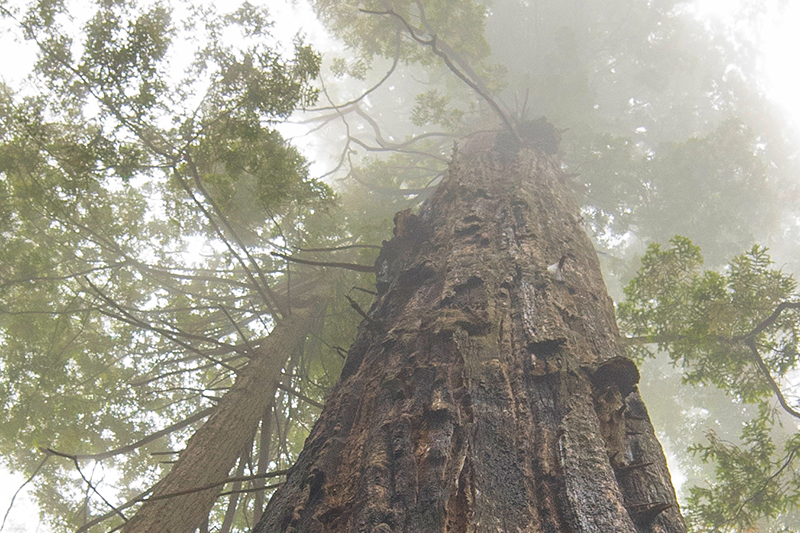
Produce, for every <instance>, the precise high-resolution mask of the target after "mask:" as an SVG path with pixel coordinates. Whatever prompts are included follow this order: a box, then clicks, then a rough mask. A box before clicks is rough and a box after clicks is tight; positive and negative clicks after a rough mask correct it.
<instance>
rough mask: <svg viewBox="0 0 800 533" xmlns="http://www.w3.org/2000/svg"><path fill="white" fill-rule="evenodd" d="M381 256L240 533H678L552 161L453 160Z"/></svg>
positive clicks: (630, 379)
mask: <svg viewBox="0 0 800 533" xmlns="http://www.w3.org/2000/svg"><path fill="white" fill-rule="evenodd" d="M384 244H385V245H384V248H383V250H382V252H381V254H380V256H379V258H378V261H377V263H376V269H377V281H378V291H379V295H378V298H377V300H376V302H375V304H374V305H373V307H372V309H371V310H370V313H369V317H370V318H369V320H368V321H365V322H364V324H363V325H362V328H361V330H360V332H359V335H358V337H357V339H356V341H355V343H354V344H353V346H352V347H351V349H350V353H349V356H348V358H347V361H346V363H345V367H344V369H343V372H342V376H341V379H340V382H339V383H338V384H337V386H336V387H335V389H334V390H333V392H332V393H331V396H330V398H329V399H328V402H327V404H326V405H325V409H324V411H323V413H322V415H321V416H320V419H319V421H318V422H317V424H316V425H315V426H314V429H313V430H312V432H311V435H310V436H309V438H308V440H307V441H306V444H305V448H304V450H303V452H302V453H301V455H300V457H299V459H298V462H297V464H296V465H295V467H294V468H293V469H292V472H291V474H290V475H289V476H288V479H287V481H286V484H285V485H284V486H283V487H282V488H281V489H280V490H279V491H278V492H277V493H276V494H275V495H274V496H273V498H272V499H271V501H270V503H269V505H268V506H267V509H266V511H265V513H264V515H263V516H262V519H261V521H260V522H259V523H258V525H257V526H256V528H255V530H254V532H255V533H285V532H293V533H321V532H331V533H333V532H335V533H344V532H375V533H378V532H379V533H391V532H414V533H426V532H431V533H433V532H437V533H438V532H453V533H461V532H464V533H466V532H484V531H485V532H492V533H495V532H498V531H504V532H540V531H541V532H683V531H685V530H686V528H685V525H684V522H683V518H682V517H681V515H680V512H679V509H678V504H677V501H676V499H675V492H674V490H673V488H672V484H671V480H670V477H669V473H668V471H667V466H666V461H665V459H664V454H663V452H662V449H661V446H660V445H659V443H658V441H657V440H656V438H655V435H654V432H653V428H652V425H651V423H650V420H649V418H648V416H647V411H646V409H645V406H644V404H643V403H642V400H641V398H640V397H639V394H638V392H637V389H636V383H637V381H638V378H639V375H638V371H637V370H636V366H635V365H634V364H633V363H632V362H631V361H630V360H628V359H627V358H626V357H625V351H624V348H623V347H622V345H621V344H620V339H619V332H618V330H617V325H616V322H615V318H614V309H613V304H612V302H611V299H610V298H609V296H608V294H607V291H606V288H605V285H604V283H603V279H602V276H601V273H600V266H599V263H598V260H597V256H596V254H595V252H594V250H593V247H592V244H591V242H590V241H589V239H588V238H587V236H586V234H585V233H584V231H583V229H582V227H581V225H580V218H579V211H578V207H577V205H576V203H575V202H574V200H573V199H572V194H571V191H570V190H569V187H568V185H567V184H566V183H565V178H564V176H563V173H562V172H561V170H560V168H559V166H558V164H557V163H556V162H555V161H554V160H553V159H552V158H551V157H550V156H548V155H545V154H543V153H541V152H534V151H532V150H527V149H523V150H522V151H521V152H520V153H519V154H518V155H517V156H516V157H514V158H512V159H511V160H509V159H508V158H503V157H498V156H496V155H493V154H491V153H490V154H485V155H482V156H476V157H474V158H472V159H469V160H465V161H459V162H455V163H453V164H452V165H451V169H450V172H449V177H448V179H447V180H446V181H445V182H444V183H443V184H442V185H441V186H440V188H439V190H438V191H437V192H436V194H435V195H434V196H433V197H432V198H431V199H430V200H429V201H428V202H427V203H426V204H425V205H424V206H423V208H422V209H421V212H420V214H419V216H417V215H413V214H411V213H410V212H403V213H398V215H397V216H396V218H395V236H394V238H393V239H392V240H391V241H389V242H386V243H384ZM548 267H550V268H548Z"/></svg>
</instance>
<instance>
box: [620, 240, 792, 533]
mask: <svg viewBox="0 0 800 533" xmlns="http://www.w3.org/2000/svg"><path fill="white" fill-rule="evenodd" d="M670 244H671V246H670V247H669V248H667V249H664V250H662V248H661V247H660V246H659V245H658V244H652V245H650V247H649V248H648V251H647V253H646V254H645V256H644V257H643V258H642V267H641V269H640V270H639V272H638V275H637V276H636V277H635V278H634V279H632V280H631V281H630V283H629V284H628V285H627V287H626V288H625V296H626V301H624V302H622V303H620V304H619V306H618V307H617V312H618V316H619V321H620V326H621V328H622V329H623V330H624V331H626V332H627V333H628V334H629V335H631V336H632V337H633V338H632V339H631V340H632V341H633V342H635V343H636V344H635V345H634V346H633V348H634V351H635V352H636V353H638V354H639V355H640V356H643V355H647V354H650V350H651V349H652V348H651V346H652V345H653V344H655V345H657V347H658V349H659V350H663V351H666V352H668V353H669V356H670V357H671V358H672V360H673V362H674V363H675V364H676V365H679V366H680V368H681V370H682V374H683V378H684V380H685V381H686V382H688V383H691V384H694V385H706V384H712V385H715V386H717V387H719V388H720V389H721V390H723V391H725V392H726V393H728V394H730V395H732V396H733V397H734V398H736V400H737V403H740V404H741V403H745V404H746V403H755V404H756V405H757V406H758V413H757V414H756V415H755V416H752V417H750V419H749V420H748V421H747V422H746V423H745V424H744V426H743V429H742V432H741V437H740V444H735V443H731V442H726V441H725V440H723V439H721V438H719V437H718V436H717V434H716V433H715V432H714V431H709V432H708V433H707V438H708V443H706V444H695V445H693V446H692V447H691V448H690V451H691V452H692V453H694V454H695V455H696V456H698V457H699V458H700V459H701V460H702V461H703V462H706V463H709V462H712V463H713V464H714V472H715V476H714V482H713V484H711V485H709V486H705V487H701V486H695V487H692V488H691V489H689V497H688V504H689V507H688V515H687V517H688V518H689V519H690V521H691V523H692V524H693V526H694V527H695V528H696V530H697V531H749V530H751V528H753V527H754V526H755V524H756V523H757V522H758V521H759V520H761V519H763V518H769V519H775V518H776V517H779V516H782V515H785V514H786V513H788V512H789V511H794V510H795V509H797V507H798V505H800V491H799V490H798V487H799V486H800V485H798V482H800V480H798V478H797V476H796V474H795V471H794V469H793V468H792V465H793V464H794V463H793V461H794V460H795V456H796V454H797V452H798V450H800V448H799V447H798V446H799V442H800V441H799V440H798V439H800V435H798V434H794V435H791V436H790V437H789V438H788V439H787V440H786V442H784V443H783V445H782V447H783V452H782V453H781V454H778V453H777V450H778V448H779V446H780V445H779V444H776V439H780V438H781V436H780V432H778V431H777V430H776V428H775V427H774V426H775V425H776V423H778V419H777V416H776V413H774V412H773V408H772V407H771V405H770V403H771V400H772V399H773V398H774V395H775V394H776V389H775V387H777V384H776V382H777V383H780V382H782V381H785V380H789V379H791V376H792V373H793V372H794V371H795V370H796V368H797V365H798V343H800V336H799V335H798V332H799V331H800V312H798V310H799V309H800V300H798V296H797V294H796V293H795V291H796V289H797V283H796V282H795V281H794V279H793V278H792V276H790V275H786V274H784V273H783V272H781V271H779V270H775V269H773V268H772V261H771V259H770V257H769V255H768V254H767V250H766V249H765V248H762V247H759V246H754V247H753V248H752V249H751V250H750V251H749V252H748V253H746V254H743V255H740V256H738V257H736V258H734V259H733V260H732V261H731V262H730V264H729V265H728V267H727V268H726V269H725V270H724V271H723V272H722V273H718V272H715V271H702V270H701V266H702V263H703V259H702V256H701V254H700V249H699V248H698V247H697V246H694V245H693V244H692V243H691V241H689V240H688V239H686V238H684V237H674V238H673V239H672V240H671V241H670ZM778 394H781V397H780V398H779V400H781V401H783V397H782V393H778ZM709 407H710V406H709ZM787 407H788V406H787ZM790 409H791V408H790ZM790 414H791V415H792V416H797V414H796V412H794V411H790Z"/></svg>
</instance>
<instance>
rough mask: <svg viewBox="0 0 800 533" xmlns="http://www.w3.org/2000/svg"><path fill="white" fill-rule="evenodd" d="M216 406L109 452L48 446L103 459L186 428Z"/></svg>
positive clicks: (77, 456) (86, 458)
mask: <svg viewBox="0 0 800 533" xmlns="http://www.w3.org/2000/svg"><path fill="white" fill-rule="evenodd" d="M214 409H216V408H215V407H210V408H208V409H204V410H202V411H200V412H199V413H196V414H194V415H192V416H190V417H188V418H185V419H183V420H181V421H180V422H176V423H175V424H172V425H171V426H169V427H166V428H164V429H162V430H161V431H156V432H155V433H152V434H150V435H148V436H146V437H145V438H143V439H140V440H138V441H136V442H134V443H132V444H128V445H127V446H122V447H120V448H116V449H114V450H109V451H107V452H102V453H93V454H67V453H64V452H57V451H56V450H53V449H52V448H47V449H48V450H49V451H51V452H53V453H54V454H55V455H59V456H61V457H69V458H74V459H75V460H77V461H102V460H104V459H109V458H111V457H114V456H117V455H122V454H125V453H130V452H132V451H134V450H136V449H138V448H141V447H142V446H144V445H145V444H148V443H150V442H153V441H154V440H157V439H160V438H161V437H163V436H165V435H169V434H170V433H172V432H173V431H177V430H179V429H182V428H185V427H186V426H188V425H190V424H193V423H195V422H197V421H198V420H202V419H204V418H206V417H207V416H209V415H210V414H211V413H213V412H214Z"/></svg>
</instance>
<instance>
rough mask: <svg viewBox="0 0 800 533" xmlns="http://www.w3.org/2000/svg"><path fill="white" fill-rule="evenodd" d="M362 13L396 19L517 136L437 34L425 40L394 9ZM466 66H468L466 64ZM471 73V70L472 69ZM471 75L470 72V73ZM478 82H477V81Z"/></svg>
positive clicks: (495, 103) (500, 110)
mask: <svg viewBox="0 0 800 533" xmlns="http://www.w3.org/2000/svg"><path fill="white" fill-rule="evenodd" d="M359 11H361V12H362V13H366V14H368V15H383V16H385V15H389V16H391V17H394V18H396V19H397V20H398V21H400V23H401V24H402V25H403V26H405V28H406V30H407V31H408V33H409V35H410V36H411V38H412V39H414V40H415V41H416V42H418V43H419V44H421V45H423V46H429V47H430V49H431V51H432V52H433V53H434V54H436V55H437V56H439V57H441V58H442V61H444V63H445V65H447V68H449V69H450V72H452V73H453V74H455V75H456V77H458V79H460V80H461V81H463V82H464V83H466V84H467V85H468V86H469V87H470V88H471V89H472V90H473V91H475V92H476V93H477V94H478V95H479V96H480V97H481V98H483V99H484V100H485V101H486V103H487V104H489V107H491V108H492V111H494V112H495V114H497V116H498V117H499V118H500V120H501V121H502V122H503V124H504V125H505V127H506V128H507V129H508V131H510V132H512V133H513V134H514V135H516V134H517V128H516V127H515V126H514V123H513V122H512V121H511V119H510V118H509V117H508V115H507V114H506V113H505V112H504V111H503V109H502V108H501V107H500V105H499V104H498V103H497V101H495V99H494V98H492V96H491V95H490V94H489V92H488V91H487V90H486V86H485V85H484V84H483V83H482V82H481V81H480V77H479V76H478V75H477V74H476V73H475V72H474V71H473V72H472V76H474V77H475V79H471V76H469V75H468V74H465V73H464V72H462V71H461V70H460V69H459V67H458V66H456V65H455V64H454V63H453V60H452V57H453V55H452V53H453V52H454V51H453V49H452V48H451V47H450V46H448V45H447V43H445V42H444V41H439V39H438V37H437V36H436V34H435V33H433V32H430V31H428V32H427V33H428V34H429V35H430V39H425V38H423V37H421V36H420V35H419V33H421V31H420V30H419V29H417V28H415V27H414V26H412V25H411V24H410V23H409V22H408V21H407V20H406V19H405V18H403V17H402V15H399V14H398V13H396V12H395V11H394V10H393V9H388V10H386V11H372V10H368V9H360V10H359ZM447 51H450V52H451V54H448V52H447ZM464 64H466V63H465V62H464ZM470 71H471V69H470ZM468 73H469V71H468ZM476 80H477V81H476Z"/></svg>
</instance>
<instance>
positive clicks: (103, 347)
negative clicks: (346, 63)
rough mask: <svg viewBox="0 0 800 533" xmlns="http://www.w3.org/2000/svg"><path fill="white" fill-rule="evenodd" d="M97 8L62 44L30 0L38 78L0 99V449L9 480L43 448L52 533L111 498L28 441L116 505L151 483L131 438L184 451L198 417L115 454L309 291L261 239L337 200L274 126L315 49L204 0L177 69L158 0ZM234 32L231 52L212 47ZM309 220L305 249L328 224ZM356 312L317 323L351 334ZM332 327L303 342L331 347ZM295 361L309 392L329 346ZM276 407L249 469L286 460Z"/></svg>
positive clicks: (49, 16)
mask: <svg viewBox="0 0 800 533" xmlns="http://www.w3.org/2000/svg"><path fill="white" fill-rule="evenodd" d="M95 7H96V11H95V13H94V15H93V16H91V17H90V18H89V20H88V22H86V25H85V27H84V32H83V34H82V38H81V40H80V41H79V42H78V41H73V39H76V37H74V36H71V35H68V34H67V32H66V30H65V28H64V26H63V25H62V23H63V22H64V21H65V20H66V18H65V14H64V11H63V6H62V5H60V4H56V3H53V4H46V3H42V4H39V5H36V6H33V7H32V8H31V10H30V11H29V13H28V15H27V17H26V18H25V26H24V30H25V32H26V36H27V37H28V38H29V39H32V40H34V41H35V42H36V43H37V44H38V45H39V50H40V57H39V61H38V63H37V71H36V74H35V77H34V78H33V80H32V83H35V84H36V85H35V86H36V87H38V88H40V89H41V92H40V93H39V94H34V95H32V96H27V97H21V96H18V95H15V94H14V93H13V92H12V91H11V90H10V89H9V88H7V87H5V86H3V87H2V92H0V288H2V291H0V347H2V350H0V383H2V385H0V401H2V415H1V416H0V428H1V429H0V452H1V453H2V455H3V458H4V463H5V464H6V465H7V466H9V467H10V468H12V469H13V470H15V471H20V472H23V473H25V474H26V475H30V474H31V473H32V472H33V471H34V470H35V468H36V467H37V465H39V464H40V463H41V462H42V460H43V459H44V458H46V462H45V464H44V466H43V467H42V468H41V469H40V470H39V471H38V474H37V477H36V479H35V480H34V483H35V485H36V495H37V498H38V500H39V503H40V505H41V507H42V509H43V510H44V512H45V513H46V514H47V516H48V517H49V520H50V522H51V525H52V526H53V527H54V530H57V531H75V530H76V528H78V527H79V526H80V525H82V524H83V523H85V522H86V521H88V520H91V519H92V518H95V517H97V516H98V515H103V514H105V513H106V512H108V510H109V508H108V507H107V506H106V504H104V503H103V502H102V501H101V500H100V499H99V498H98V497H97V495H95V494H94V493H93V491H92V490H90V489H89V488H88V487H87V484H86V483H85V482H84V481H83V480H82V479H81V478H80V477H79V476H78V473H77V471H76V469H75V465H74V463H73V462H72V461H71V460H70V459H68V458H64V457H59V456H57V455H54V454H53V453H52V452H48V451H46V450H48V449H50V450H56V451H58V452H60V453H65V454H68V455H72V454H79V455H80V456H81V457H80V459H79V465H80V467H81V472H82V473H83V474H84V475H86V476H87V478H88V479H91V480H92V484H93V486H94V487H95V488H96V489H97V490H98V491H99V492H100V494H103V495H104V496H107V497H109V498H110V499H112V500H114V501H124V500H125V499H126V498H131V497H133V496H135V495H136V494H137V493H138V492H141V491H143V490H145V489H146V488H147V487H148V486H150V485H152V484H153V483H154V482H155V481H156V480H157V479H158V478H159V477H160V475H161V474H162V469H163V466H162V465H161V464H160V463H159V461H160V460H161V459H162V458H163V456H161V455H155V456H154V455H151V452H158V453H171V452H172V451H173V450H179V449H181V448H183V447H184V444H185V441H186V439H187V438H188V436H190V435H191V433H192V431H193V429H194V428H195V427H196V426H197V424H198V423H200V422H201V420H197V421H195V422H194V423H193V424H189V425H185V426H183V427H182V428H181V429H175V430H173V431H170V432H168V433H167V434H166V435H165V436H164V437H161V438H160V439H157V440H154V441H152V442H150V443H148V444H140V445H138V446H136V447H134V449H133V450H131V451H129V452H127V453H122V451H124V450H125V448H124V447H125V446H128V445H130V444H131V443H135V442H137V441H139V440H140V439H143V438H145V437H147V436H148V435H150V434H152V433H153V432H155V431H158V430H161V429H164V428H169V427H170V426H171V425H172V424H176V423H180V422H181V421H182V420H184V419H186V418H188V417H190V416H192V415H195V414H197V413H198V412H199V411H202V410H203V409H206V408H208V407H210V406H212V405H213V404H214V403H215V401H216V400H217V398H218V396H220V395H222V394H224V392H225V390H227V388H228V387H229V386H230V384H231V383H232V381H233V379H234V377H235V371H236V369H237V367H239V366H240V365H242V364H243V363H245V362H246V354H247V352H248V350H250V349H252V347H253V346H255V345H257V344H258V343H259V342H260V339H261V338H263V336H264V335H266V334H267V332H268V331H269V329H270V328H271V326H272V323H273V321H274V320H275V319H276V318H277V315H276V306H280V305H282V304H283V303H284V302H285V301H286V300H287V299H288V298H292V297H298V298H303V297H307V294H308V291H309V290H311V289H312V288H314V286H315V285H319V282H318V281H317V280H315V279H314V278H316V277H317V276H316V273H315V272H301V273H299V274H298V273H297V272H295V273H294V275H293V276H291V277H288V276H286V275H285V266H284V265H283V264H282V262H280V261H276V260H275V259H274V258H273V257H272V256H271V255H270V253H269V252H270V251H271V250H275V249H279V250H286V249H287V248H289V249H290V248H292V247H294V246H298V245H302V244H304V243H305V242H308V241H307V239H306V237H305V225H306V224H307V223H311V222H310V221H311V220H312V219H317V218H319V217H325V216H328V215H326V212H328V211H329V210H331V209H332V208H333V207H334V206H335V205H336V203H335V201H336V197H335V195H334V193H333V191H332V189H331V188H330V187H329V186H328V185H326V184H325V183H323V182H321V181H319V180H315V179H312V178H310V177H309V175H308V166H307V163H306V161H305V159H304V158H303V157H302V156H301V155H300V154H299V152H298V151H297V150H296V149H295V148H294V147H292V146H290V145H289V144H288V143H287V142H286V140H285V139H284V138H283V137H282V136H281V135H280V134H279V133H278V132H277V131H276V130H275V129H274V124H275V122H276V121H278V120H281V119H282V118H285V117H286V116H287V115H288V114H289V113H291V112H292V111H293V110H294V109H295V108H296V107H298V106H300V107H302V106H306V105H311V104H312V103H313V102H314V101H315V99H316V89H314V88H313V87H312V86H311V81H312V79H313V78H315V77H316V76H317V74H318V71H319V62H320V58H319V56H318V55H317V54H316V53H315V52H313V51H312V50H311V49H310V48H309V47H308V46H306V45H304V44H303V43H302V42H301V41H299V40H298V41H296V43H295V46H294V50H293V54H292V55H289V54H284V53H280V52H279V51H278V50H277V48H276V47H275V44H274V43H271V42H270V39H269V38H268V32H267V30H268V28H269V26H270V23H269V21H268V19H267V18H266V16H265V15H266V14H265V13H264V12H263V11H261V10H259V9H257V8H255V7H253V6H251V5H249V4H244V5H243V6H242V7H241V8H240V9H239V10H238V11H235V12H234V13H232V14H230V15H223V16H217V15H215V14H214V13H212V12H210V11H206V12H202V13H201V14H200V15H198V17H197V18H196V19H195V20H194V21H192V22H199V23H201V25H200V26H199V30H198V33H202V37H201V38H200V41H201V42H202V47H201V48H200V49H199V50H198V52H197V54H198V55H197V56H196V59H197V61H196V63H195V65H194V66H193V67H192V68H193V70H192V75H191V77H189V78H187V79H186V80H183V81H180V80H176V79H174V77H173V76H172V75H171V74H170V73H169V60H170V57H171V55H170V54H171V52H172V46H173V44H174V40H175V37H176V36H178V35H180V31H183V30H180V31H179V30H178V29H176V28H175V27H174V26H173V21H172V17H171V14H170V12H169V10H168V9H166V8H165V7H163V6H161V5H158V4H156V5H153V6H151V7H150V8H147V9H143V8H142V7H141V6H138V5H136V4H134V3H129V2H100V3H98V4H97V5H96V6H95ZM4 14H6V15H8V13H7V12H4ZM179 27H180V24H179ZM237 28H238V29H240V30H241V31H240V36H241V38H242V39H245V41H244V43H245V44H244V47H238V48H237V47H236V46H234V45H232V44H229V43H226V39H229V38H230V35H231V32H232V31H233V30H236V29H237ZM247 39H250V41H248V40H247ZM198 94H200V95H201V96H200V97H199V99H198V97H197V95H198ZM314 224H317V229H318V231H319V236H318V237H317V240H318V241H322V240H325V239H334V238H337V237H332V234H335V233H336V232H337V231H340V229H341V226H340V225H338V224H337V223H333V224H331V223H330V222H328V223H327V224H322V223H319V224H318V223H317V222H316V221H315V222H314ZM198 249H199V250H198ZM192 250H195V251H192ZM198 252H199V253H198ZM329 281H330V282H331V284H332V287H336V283H337V282H340V281H341V280H339V279H338V278H336V277H335V276H331V277H329ZM350 283H351V285H352V284H353V282H352V281H350ZM267 290H272V291H273V293H274V294H278V293H280V298H282V300H278V299H277V298H276V297H273V299H270V298H269V297H268V296H267V294H266V293H265V291H267ZM315 290H317V292H318V294H321V295H325V294H326V293H330V292H331V291H335V290H336V289H335V288H329V289H325V290H320V289H315ZM295 295H296V296H295ZM365 305H366V304H365ZM356 320H357V318H354V317H353V316H351V315H347V316H343V317H342V318H340V319H339V320H338V321H339V322H340V324H339V325H338V326H336V328H341V329H348V330H349V331H350V335H352V323H353V322H354V321H356ZM343 323H345V324H348V325H349V326H351V327H349V328H346V327H345V326H343V325H342V324H343ZM331 328H333V326H331ZM336 328H333V331H335V334H334V335H326V334H325V333H324V332H323V333H320V335H321V338H323V339H326V338H331V339H335V340H334V342H335V343H336V344H344V345H346V344H347V342H346V341H343V340H342V339H341V334H340V332H338V331H336ZM297 357H301V359H302V361H303V364H302V365H300V366H299V367H298V369H299V370H298V371H297V376H296V377H293V378H292V385H294V386H295V387H296V388H297V390H299V391H302V394H303V395H304V397H308V398H312V399H313V398H316V400H317V401H321V398H322V397H323V394H324V390H326V389H324V388H320V387H319V386H318V385H312V383H318V382H322V383H323V384H325V385H328V384H329V383H330V382H331V380H332V379H333V378H332V377H331V376H335V375H336V373H337V370H338V365H339V364H340V358H339V356H338V355H336V352H335V351H334V350H333V349H332V348H330V347H329V346H327V345H323V344H320V343H316V344H313V343H309V345H308V346H307V347H306V351H304V352H303V353H302V354H298V355H297ZM321 359H324V360H325V361H324V362H321V361H320V360H321ZM331 361H333V362H331ZM288 381H289V378H287V382H288ZM281 394H282V395H284V393H281ZM293 401H294V405H295V407H293V408H292V409H293V411H292V418H290V419H288V420H290V422H291V424H297V426H294V425H291V424H289V425H286V426H285V427H283V428H282V430H281V432H278V433H276V434H275V435H274V436H273V438H274V439H275V442H276V443H277V444H279V445H280V447H281V449H278V447H277V444H276V447H273V456H269V457H267V458H266V459H265V460H266V461H267V462H269V461H273V460H274V461H275V462H276V463H275V464H282V465H285V464H286V462H287V461H291V460H292V458H293V457H294V454H296V453H297V450H298V449H299V447H300V446H301V445H302V441H303V439H304V433H303V432H304V431H305V429H304V428H305V427H306V426H307V423H306V422H304V421H303V419H304V417H308V416H311V414H310V412H309V411H308V408H307V406H305V405H303V406H299V404H298V402H297V400H293ZM284 403H285V405H290V404H291V402H290V401H289V400H288V399H284ZM120 448H121V449H122V451H120V452H119V453H112V454H108V453H107V452H109V450H114V449H120ZM98 453H100V454H104V453H105V454H106V456H104V457H103V458H102V459H101V458H97V457H94V456H93V454H98ZM106 473H107V474H108V475H106ZM106 478H107V479H106ZM87 493H88V494H89V496H88V497H87ZM251 503H252V502H251ZM114 519H118V518H114ZM107 525H108V523H106V524H102V525H99V526H96V528H95V529H97V530H100V529H103V530H107V529H108V527H113V524H112V525H111V526H108V527H106V526H107Z"/></svg>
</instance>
